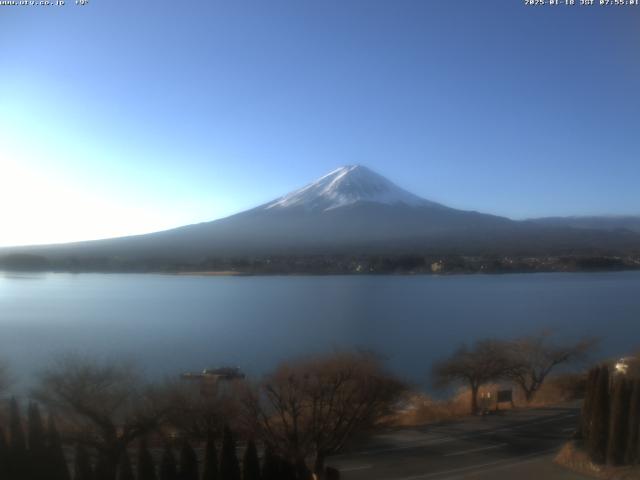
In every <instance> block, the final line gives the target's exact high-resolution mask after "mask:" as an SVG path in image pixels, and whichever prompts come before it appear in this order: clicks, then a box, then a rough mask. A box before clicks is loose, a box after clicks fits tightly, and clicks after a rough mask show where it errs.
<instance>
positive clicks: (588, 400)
mask: <svg viewBox="0 0 640 480" xmlns="http://www.w3.org/2000/svg"><path fill="white" fill-rule="evenodd" d="M597 380H598V368H592V369H591V370H589V374H588V375H587V382H586V388H585V395H584V402H583V403H582V412H581V416H580V437H582V438H583V439H584V440H585V442H587V441H588V439H589V434H590V430H591V421H592V416H593V408H592V406H593V396H594V393H595V391H596V383H597Z"/></svg>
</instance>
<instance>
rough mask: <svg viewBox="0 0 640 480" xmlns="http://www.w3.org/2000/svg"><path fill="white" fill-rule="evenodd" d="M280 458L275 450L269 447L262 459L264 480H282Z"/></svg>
mask: <svg viewBox="0 0 640 480" xmlns="http://www.w3.org/2000/svg"><path fill="white" fill-rule="evenodd" d="M279 466H280V465H279V463H278V458H277V457H276V455H275V454H274V453H273V449H272V448H271V447H270V446H269V445H267V447H266V448H265V450H264V456H263V457H262V480H280V468H279Z"/></svg>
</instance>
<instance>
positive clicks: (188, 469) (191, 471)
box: [180, 440, 199, 480]
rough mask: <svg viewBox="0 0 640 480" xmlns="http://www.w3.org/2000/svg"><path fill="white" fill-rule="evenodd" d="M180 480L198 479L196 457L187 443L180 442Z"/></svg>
mask: <svg viewBox="0 0 640 480" xmlns="http://www.w3.org/2000/svg"><path fill="white" fill-rule="evenodd" d="M180 480H199V479H198V457H197V456H196V452H195V451H194V450H193V447H192V446H191V444H190V443H189V442H188V441H186V440H185V441H184V442H182V448H181V449H180Z"/></svg>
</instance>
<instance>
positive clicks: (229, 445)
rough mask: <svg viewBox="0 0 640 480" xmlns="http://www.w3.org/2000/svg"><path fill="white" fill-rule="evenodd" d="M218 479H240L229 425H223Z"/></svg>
mask: <svg viewBox="0 0 640 480" xmlns="http://www.w3.org/2000/svg"><path fill="white" fill-rule="evenodd" d="M220 479H221V480H240V463H239V462H238V456H237V454H236V441H235V440H234V438H233V434H232V433H231V430H230V429H229V427H224V436H223V439H222V456H221V458H220Z"/></svg>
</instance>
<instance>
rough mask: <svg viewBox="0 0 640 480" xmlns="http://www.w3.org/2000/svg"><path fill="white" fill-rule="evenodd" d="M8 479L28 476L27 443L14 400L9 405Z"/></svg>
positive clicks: (18, 408) (18, 409) (16, 403)
mask: <svg viewBox="0 0 640 480" xmlns="http://www.w3.org/2000/svg"><path fill="white" fill-rule="evenodd" d="M8 470H9V477H14V478H17V479H18V478H27V476H28V474H29V460H28V454H27V442H26V439H25V435H24V430H23V429H22V419H21V418H20V407H19V406H18V402H17V401H16V399H15V398H12V399H11V402H10V404H9V448H8Z"/></svg>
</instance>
